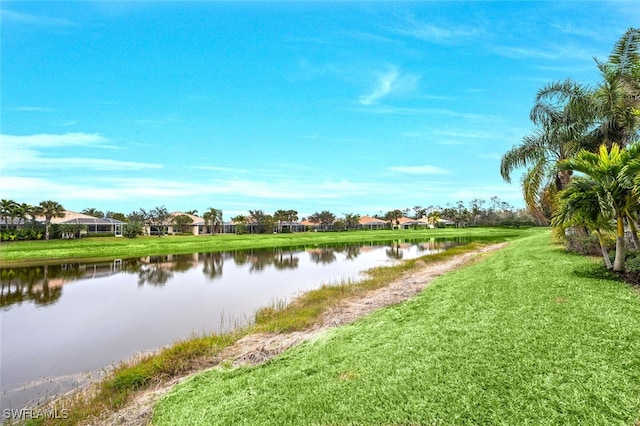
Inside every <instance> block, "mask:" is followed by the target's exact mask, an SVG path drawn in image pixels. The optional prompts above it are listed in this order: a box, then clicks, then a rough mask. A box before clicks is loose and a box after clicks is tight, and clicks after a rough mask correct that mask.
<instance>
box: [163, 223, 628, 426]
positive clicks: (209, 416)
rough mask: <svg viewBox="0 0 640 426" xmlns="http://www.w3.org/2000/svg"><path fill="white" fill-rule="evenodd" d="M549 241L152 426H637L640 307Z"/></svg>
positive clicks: (178, 405)
mask: <svg viewBox="0 0 640 426" xmlns="http://www.w3.org/2000/svg"><path fill="white" fill-rule="evenodd" d="M549 239H550V237H549V234H548V233H537V234H533V235H531V236H529V237H527V238H524V239H521V240H517V241H514V242H513V243H512V244H511V245H510V246H509V247H507V248H506V249H504V250H502V251H500V252H498V253H495V254H493V255H491V256H490V257H488V258H486V259H485V260H484V261H483V262H480V263H477V264H474V265H472V266H469V267H466V268H463V269H461V270H458V271H456V272H453V273H449V274H447V275H445V276H443V277H440V278H439V279H438V280H436V281H435V282H434V283H433V284H432V285H431V286H430V287H428V288H427V290H426V291H424V292H423V293H422V294H421V295H420V296H419V297H417V298H416V299H414V300H413V301H410V302H407V303H404V304H401V305H397V306H394V307H391V308H387V309H384V310H382V311H380V312H377V313H374V314H372V315H369V316H367V317H366V318H364V319H362V320H360V321H358V322H356V323H354V324H353V325H350V326H345V327H341V328H338V329H335V330H332V331H330V332H328V333H326V334H324V335H323V336H322V337H321V338H319V339H317V340H315V341H314V342H312V343H309V344H305V345H302V346H300V347H297V348H294V349H293V350H290V351H288V352H286V353H285V354H284V355H282V356H280V357H278V358H276V359H275V360H273V361H271V362H269V363H268V364H265V365H263V366H259V367H252V368H237V369H216V370H212V371H209V372H206V373H203V374H200V375H197V376H195V377H193V378H192V379H190V380H188V381H187V382H185V383H183V384H181V385H179V386H177V387H176V388H174V389H173V391H172V392H171V393H170V394H169V395H168V397H166V398H165V399H164V400H162V401H161V402H160V403H159V404H158V405H157V406H156V409H155V414H154V423H155V424H158V425H164V424H192V425H196V424H207V425H209V424H252V425H254V424H576V425H583V424H590V425H609V424H627V425H633V424H634V423H636V422H637V421H638V420H639V418H640V296H639V295H638V292H637V290H634V289H631V288H630V287H628V286H627V285H625V284H624V283H622V282H620V281H617V280H616V279H615V278H613V276H611V275H608V274H607V273H606V272H603V269H602V268H601V266H599V265H596V264H594V263H593V262H592V261H591V260H589V259H586V258H582V257H578V256H574V255H569V254H566V253H565V252H564V250H563V249H562V248H559V247H554V246H552V245H551V244H550V243H549Z"/></svg>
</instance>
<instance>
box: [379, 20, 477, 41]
mask: <svg viewBox="0 0 640 426" xmlns="http://www.w3.org/2000/svg"><path fill="white" fill-rule="evenodd" d="M391 31H393V32H395V33H397V34H401V35H404V36H408V37H412V38H416V39H419V40H422V41H427V42H432V43H451V42H456V41H460V40H467V39H469V38H472V37H477V36H478V34H480V32H481V31H480V30H479V29H478V28H474V27H470V26H463V25H450V24H447V25H442V24H441V25H436V24H434V23H432V22H423V21H420V20H418V19H416V18H415V17H413V16H405V17H404V18H403V19H402V22H401V23H400V24H399V25H397V26H395V27H393V28H391Z"/></svg>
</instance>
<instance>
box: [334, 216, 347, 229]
mask: <svg viewBox="0 0 640 426" xmlns="http://www.w3.org/2000/svg"><path fill="white" fill-rule="evenodd" d="M346 227H347V225H346V223H345V221H344V220H342V219H336V220H335V221H334V222H333V229H335V230H336V231H342V230H344V229H346Z"/></svg>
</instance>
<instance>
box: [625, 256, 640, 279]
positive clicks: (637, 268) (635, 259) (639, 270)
mask: <svg viewBox="0 0 640 426" xmlns="http://www.w3.org/2000/svg"><path fill="white" fill-rule="evenodd" d="M624 268H625V270H626V271H627V272H633V273H636V274H640V252H634V253H630V254H629V255H628V256H627V258H626V259H625V261H624Z"/></svg>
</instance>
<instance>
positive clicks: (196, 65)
mask: <svg viewBox="0 0 640 426" xmlns="http://www.w3.org/2000/svg"><path fill="white" fill-rule="evenodd" d="M0 7H1V10H2V12H1V19H2V22H1V23H2V27H1V31H2V34H1V48H2V50H1V55H2V56H1V58H2V69H1V77H0V78H1V88H2V92H1V102H2V104H1V120H2V121H1V126H2V127H1V133H2V144H1V146H2V148H1V149H2V151H1V152H0V155H1V158H0V182H2V183H1V184H0V197H1V198H9V199H14V200H16V201H19V202H28V203H32V204H37V203H39V202H40V201H42V200H47V199H52V200H56V201H58V202H60V203H61V204H62V205H63V206H64V207H65V208H67V209H70V210H77V211H80V210H82V209H84V208H87V207H96V208H98V209H101V210H112V211H119V212H123V213H129V212H130V211H132V210H136V209H138V208H140V207H143V208H153V207H156V206H159V205H165V206H167V208H168V209H169V210H182V211H184V210H191V209H197V210H199V211H200V212H202V211H204V210H206V209H207V208H208V207H215V208H219V209H222V210H223V211H224V217H225V220H228V219H229V218H230V217H231V216H233V215H235V214H241V213H242V214H244V213H246V212H247V211H248V210H249V209H262V210H264V211H266V212H273V211H274V210H277V209H295V210H298V212H300V215H301V216H306V215H309V214H311V213H313V212H315V211H320V210H330V211H332V212H334V213H335V214H337V215H341V214H343V213H351V212H355V213H360V214H376V213H378V212H380V211H383V212H384V211H387V210H391V209H396V208H400V209H404V208H409V207H413V206H415V205H422V206H429V205H440V206H445V205H446V204H447V203H455V202H456V201H458V200H462V201H464V202H465V203H467V202H468V201H470V200H471V199H473V198H485V199H489V197H491V196H494V195H497V196H499V197H500V198H501V199H502V200H504V201H507V202H509V203H510V204H512V205H515V206H517V207H521V206H522V205H523V202H522V197H521V192H520V187H519V183H518V179H517V177H516V179H515V182H514V184H511V185H509V184H506V183H504V182H503V181H502V178H501V177H500V173H499V164H500V157H501V155H502V154H503V153H504V152H505V151H506V150H508V149H509V148H511V147H512V146H513V145H514V144H517V143H519V141H520V140H521V138H522V136H524V135H526V134H527V133H529V132H530V131H531V129H532V127H531V123H530V121H529V118H528V116H529V110H530V108H531V105H532V101H533V98H534V96H535V93H536V91H537V90H538V89H539V88H540V87H542V85H544V84H545V83H547V82H550V81H554V80H562V79H565V78H567V77H572V78H574V79H576V80H579V81H582V82H585V83H595V82H597V80H598V73H597V69H596V67H595V64H594V60H593V57H598V58H599V59H602V60H606V58H607V56H608V54H609V53H610V51H611V49H612V47H613V45H614V43H615V42H616V41H617V40H618V39H619V38H620V36H621V35H622V34H623V33H624V31H626V29H627V28H629V27H631V26H637V24H638V22H640V7H638V6H637V4H636V3H634V2H632V1H628V2H594V1H590V2H577V1H572V2H556V1H553V2H444V1H443V2H394V3H387V2H353V3H339V2H311V3H303V2H293V1H283V2H274V3H264V2H261V3H253V2H204V1H199V2H189V3H187V2H176V3H174V2H107V1H74V2H63V1H53V2H41V1H37V2H25V1H18V2H12V1H3V2H2V4H1V5H0Z"/></svg>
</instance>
